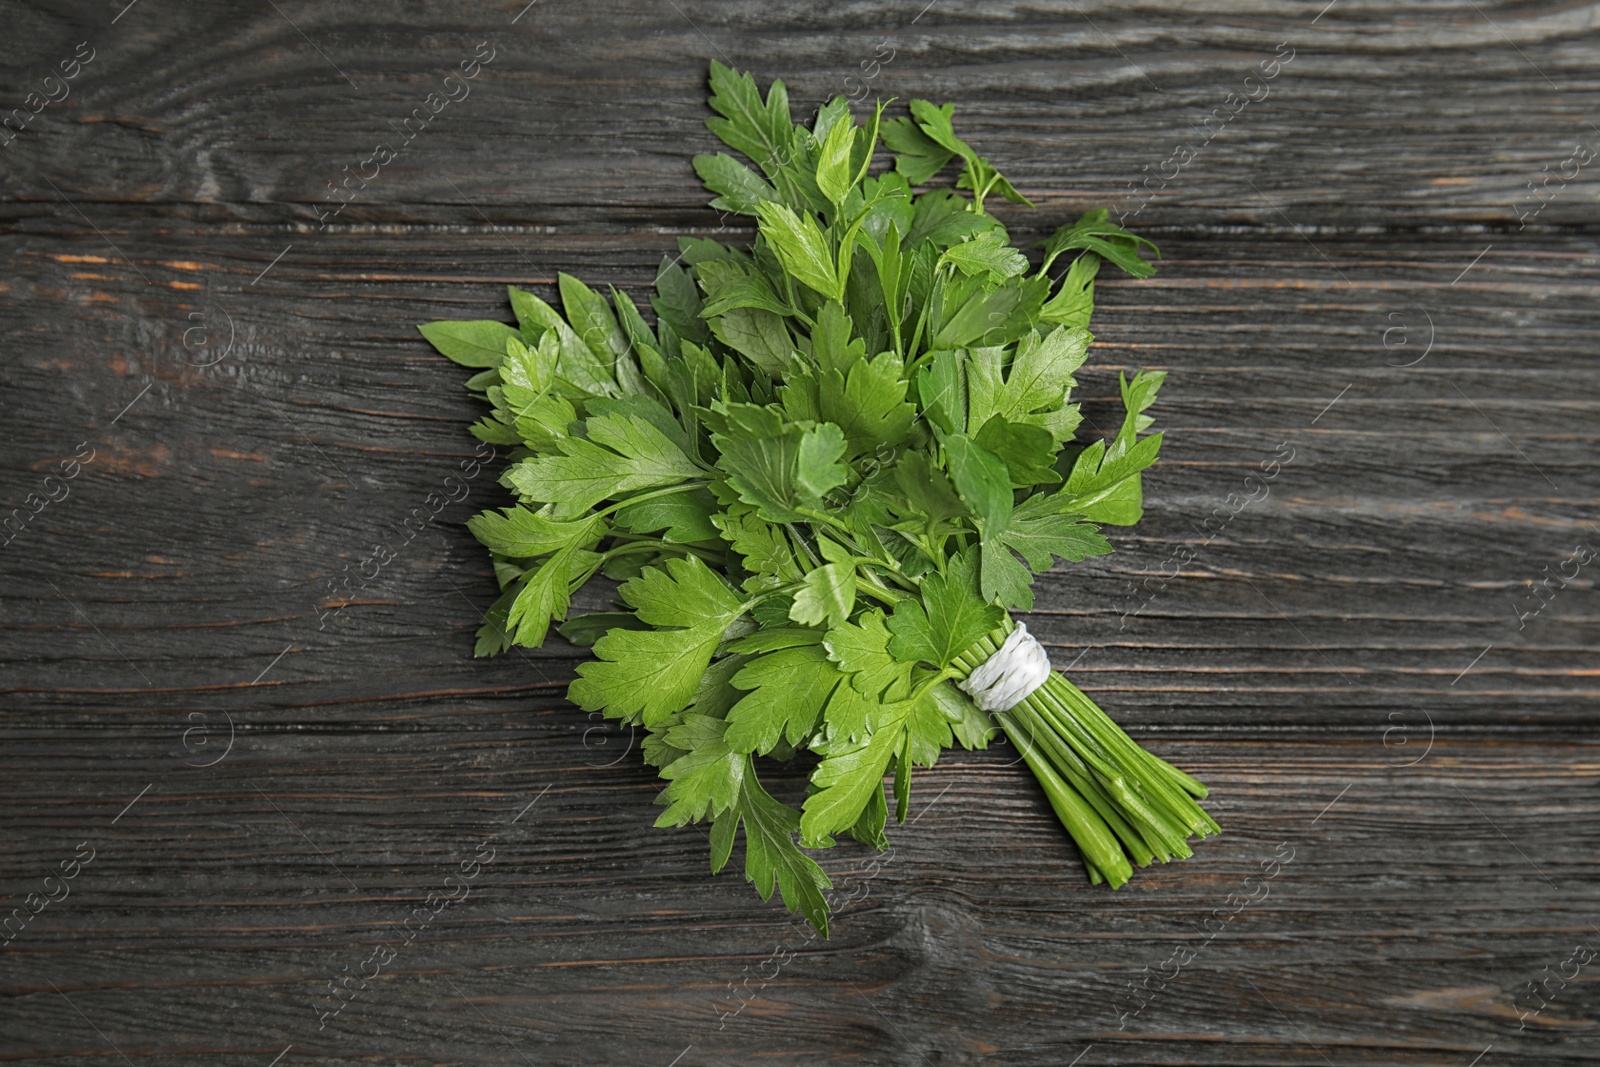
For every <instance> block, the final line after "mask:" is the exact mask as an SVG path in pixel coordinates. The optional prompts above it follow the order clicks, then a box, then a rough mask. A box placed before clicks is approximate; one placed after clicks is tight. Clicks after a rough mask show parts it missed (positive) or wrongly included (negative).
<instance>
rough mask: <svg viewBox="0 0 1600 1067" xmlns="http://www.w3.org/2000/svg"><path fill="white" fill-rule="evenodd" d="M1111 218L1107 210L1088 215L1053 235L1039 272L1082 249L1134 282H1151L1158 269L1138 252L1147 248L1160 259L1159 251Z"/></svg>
mask: <svg viewBox="0 0 1600 1067" xmlns="http://www.w3.org/2000/svg"><path fill="white" fill-rule="evenodd" d="M1108 215H1109V212H1107V211H1106V209H1105V208H1097V209H1095V210H1094V211H1087V212H1084V214H1083V215H1082V216H1080V217H1079V219H1078V221H1077V222H1074V223H1072V224H1071V225H1070V226H1062V227H1061V228H1060V229H1058V230H1056V232H1055V233H1053V234H1051V235H1050V237H1049V239H1048V240H1046V241H1045V242H1044V254H1045V259H1044V266H1042V267H1041V268H1040V271H1041V272H1043V271H1048V270H1049V269H1050V264H1051V263H1053V262H1054V261H1055V258H1056V257H1057V256H1059V255H1061V254H1062V253H1063V252H1067V251H1070V250H1072V249H1074V248H1082V249H1087V250H1088V251H1090V252H1095V253H1097V254H1099V255H1101V256H1104V257H1105V258H1106V259H1109V260H1110V261H1111V262H1113V263H1115V264H1116V265H1117V266H1119V267H1121V268H1122V269H1123V270H1125V271H1127V272H1128V273H1129V274H1131V275H1133V276H1134V277H1135V278H1148V277H1150V275H1152V274H1154V273H1155V272H1156V269H1155V267H1153V266H1151V265H1150V264H1149V263H1147V262H1146V261H1145V260H1144V259H1142V258H1140V256H1139V250H1140V249H1141V248H1148V249H1149V250H1150V251H1151V252H1154V253H1155V254H1156V255H1158V256H1159V255H1160V254H1161V251H1160V249H1158V248H1156V246H1155V244H1154V243H1153V242H1151V241H1149V240H1146V239H1145V238H1143V237H1140V236H1139V235H1138V234H1136V233H1132V232H1130V231H1128V230H1125V229H1123V228H1122V227H1121V226H1118V225H1117V224H1116V223H1114V222H1109V221H1107V216H1108Z"/></svg>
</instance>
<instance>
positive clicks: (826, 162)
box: [816, 110, 856, 205]
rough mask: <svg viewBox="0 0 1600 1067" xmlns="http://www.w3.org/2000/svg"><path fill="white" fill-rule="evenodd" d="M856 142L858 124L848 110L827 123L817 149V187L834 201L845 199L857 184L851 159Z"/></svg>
mask: <svg viewBox="0 0 1600 1067" xmlns="http://www.w3.org/2000/svg"><path fill="white" fill-rule="evenodd" d="M855 142H856V127H855V124H854V123H853V122H851V121H850V113H849V111H848V110H846V111H845V112H844V115H843V116H842V117H841V118H839V119H838V120H836V121H834V122H833V123H832V124H831V125H830V126H829V127H828V132H827V134H826V135H825V136H824V137H823V140H822V147H821V148H820V149H819V150H818V152H817V170H816V177H817V188H818V189H819V190H821V192H822V195H823V196H825V197H827V198H828V199H829V200H830V201H832V202H833V203H834V204H835V205H837V204H842V203H844V198H845V196H846V195H847V194H848V193H849V192H850V190H851V189H852V188H853V187H854V186H855V168H854V167H853V166H852V165H851V159H850V154H851V149H852V148H854V147H855Z"/></svg>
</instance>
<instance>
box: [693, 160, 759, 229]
mask: <svg viewBox="0 0 1600 1067" xmlns="http://www.w3.org/2000/svg"><path fill="white" fill-rule="evenodd" d="M694 171H695V173H696V174H698V175H700V180H701V182H703V183H704V184H705V187H706V188H707V189H710V190H711V191H712V192H713V193H716V194H717V198H716V199H715V200H713V201H711V206H712V207H713V208H716V209H717V210H718V211H731V212H733V213H734V214H736V215H754V214H755V213H756V205H757V204H759V203H761V202H762V201H763V200H777V199H778V198H779V197H778V190H776V189H774V188H773V187H772V184H771V183H770V182H768V181H767V180H766V179H765V178H763V177H761V175H759V174H757V173H756V172H755V171H753V170H751V169H750V168H749V167H747V166H745V165H744V164H743V163H740V162H739V161H738V160H737V159H734V158H733V157H732V156H730V155H728V154H726V153H724V152H718V153H717V154H716V155H714V156H695V157H694Z"/></svg>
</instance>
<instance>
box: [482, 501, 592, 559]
mask: <svg viewBox="0 0 1600 1067" xmlns="http://www.w3.org/2000/svg"><path fill="white" fill-rule="evenodd" d="M467 529H469V530H471V531H472V535H473V536H474V537H476V538H477V539H478V540H479V541H480V542H482V543H483V544H485V545H487V546H488V548H489V550H490V551H491V552H498V553H500V554H501V555H504V556H510V557H511V558H513V559H533V558H535V557H537V556H543V555H545V554H546V553H549V552H557V551H559V550H561V549H563V548H568V547H571V546H574V545H576V546H579V547H582V548H589V547H591V546H592V545H593V544H594V543H595V542H596V541H598V540H600V538H601V537H603V536H604V535H605V533H606V523H605V520H604V519H603V518H601V517H600V516H598V515H593V516H589V517H587V518H582V519H575V520H572V521H565V522H564V521H561V520H558V519H555V518H552V517H551V516H550V514H549V509H542V510H540V511H530V510H528V509H527V508H524V507H514V508H505V509H503V510H502V511H501V512H500V514H498V515H497V514H495V513H494V512H492V511H484V512H480V513H478V514H477V515H474V516H473V517H472V518H470V519H468V520H467Z"/></svg>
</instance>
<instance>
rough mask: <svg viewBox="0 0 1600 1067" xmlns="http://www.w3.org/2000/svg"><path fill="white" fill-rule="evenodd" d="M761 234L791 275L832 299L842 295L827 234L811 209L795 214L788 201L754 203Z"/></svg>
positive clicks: (841, 283)
mask: <svg viewBox="0 0 1600 1067" xmlns="http://www.w3.org/2000/svg"><path fill="white" fill-rule="evenodd" d="M756 217H757V218H758V219H760V220H761V236H762V237H763V238H764V239H765V240H766V242H767V245H768V246H769V247H770V248H771V249H772V250H773V251H774V252H776V253H777V255H778V259H779V261H780V262H781V263H782V264H783V266H784V268H785V269H786V270H787V271H788V272H789V273H790V274H792V275H794V277H795V278H796V279H797V280H799V281H801V282H804V283H805V284H806V285H808V286H810V287H811V288H812V289H815V290H816V291H817V292H819V293H821V294H822V295H823V296H825V297H828V298H830V299H832V300H842V299H844V283H843V282H842V281H841V279H840V278H839V273H838V269H837V267H836V266H835V264H834V259H833V249H832V248H831V247H830V246H829V244H828V237H827V235H826V234H824V233H823V232H822V228H821V227H820V226H818V225H817V220H816V219H815V218H813V217H812V215H811V213H810V212H809V211H808V212H803V213H802V214H800V215H796V214H795V213H794V212H793V211H791V210H789V208H788V206H787V205H784V204H778V203H772V202H764V203H761V204H758V205H756Z"/></svg>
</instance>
